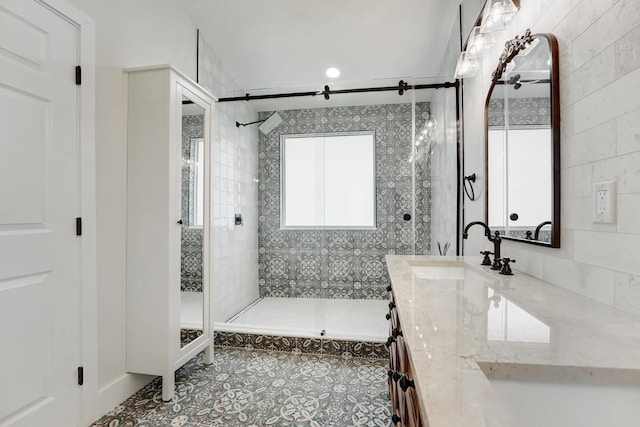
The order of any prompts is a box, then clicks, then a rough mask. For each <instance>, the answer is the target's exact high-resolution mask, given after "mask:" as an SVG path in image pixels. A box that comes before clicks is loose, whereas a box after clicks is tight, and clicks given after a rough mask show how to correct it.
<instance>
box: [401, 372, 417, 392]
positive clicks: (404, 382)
mask: <svg viewBox="0 0 640 427" xmlns="http://www.w3.org/2000/svg"><path fill="white" fill-rule="evenodd" d="M398 384H400V388H401V389H402V391H404V392H406V391H407V390H408V389H410V388H416V383H415V382H414V381H413V380H410V379H409V378H407V376H406V375H403V376H402V378H400V381H399V382H398Z"/></svg>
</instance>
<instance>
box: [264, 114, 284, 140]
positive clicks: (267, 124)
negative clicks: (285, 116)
mask: <svg viewBox="0 0 640 427" xmlns="http://www.w3.org/2000/svg"><path fill="white" fill-rule="evenodd" d="M280 123H282V117H280V115H279V114H278V113H277V112H276V113H273V114H272V115H270V116H269V118H268V119H267V120H265V121H264V122H263V123H262V124H261V125H260V126H258V129H259V130H260V132H262V133H263V134H265V135H269V133H270V132H271V131H272V130H274V129H275V128H277V127H278V125H279V124H280Z"/></svg>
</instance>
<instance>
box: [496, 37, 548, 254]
mask: <svg viewBox="0 0 640 427" xmlns="http://www.w3.org/2000/svg"><path fill="white" fill-rule="evenodd" d="M535 38H542V39H545V40H546V41H547V42H548V43H549V49H550V51H551V70H550V71H551V72H550V79H551V83H550V85H551V139H552V140H551V143H552V156H553V168H552V173H553V176H552V192H553V193H552V195H551V197H552V221H553V224H552V228H551V243H547V242H541V241H538V240H529V239H525V238H519V237H513V236H507V235H501V236H500V237H501V238H503V239H506V240H512V241H516V242H522V243H528V244H532V245H538V246H545V247H551V248H559V247H560V74H559V71H558V41H557V39H556V38H555V36H553V35H552V34H548V33H539V34H533V35H532V34H531V30H530V29H527V31H526V32H525V33H524V34H523V35H521V36H516V37H514V38H513V39H511V40H509V41H507V42H506V43H505V48H504V51H503V52H502V55H500V58H499V59H498V65H497V67H496V69H495V70H494V71H493V73H492V74H491V86H490V87H489V91H488V93H487V99H486V102H485V107H484V137H485V139H484V140H485V164H484V168H485V170H484V176H485V222H486V223H487V224H489V160H488V159H489V102H490V100H491V94H492V93H493V89H494V88H495V86H496V82H497V81H498V80H499V79H500V77H502V74H503V73H504V71H505V70H506V68H507V65H508V64H509V63H510V62H511V61H512V60H513V59H514V58H515V57H516V56H517V55H518V53H519V52H520V51H522V50H524V49H525V48H526V47H527V46H528V45H529V44H530V43H532V42H533V40H534V39H535Z"/></svg>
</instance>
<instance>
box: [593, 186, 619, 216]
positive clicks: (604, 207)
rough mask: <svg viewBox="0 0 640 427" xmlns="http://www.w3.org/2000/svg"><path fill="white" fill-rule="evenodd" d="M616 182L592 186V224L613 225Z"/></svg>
mask: <svg viewBox="0 0 640 427" xmlns="http://www.w3.org/2000/svg"><path fill="white" fill-rule="evenodd" d="M616 199H617V197H616V182H615V181H607V182H598V183H596V184H593V222H594V223H598V224H615V222H616V204H617V200H616Z"/></svg>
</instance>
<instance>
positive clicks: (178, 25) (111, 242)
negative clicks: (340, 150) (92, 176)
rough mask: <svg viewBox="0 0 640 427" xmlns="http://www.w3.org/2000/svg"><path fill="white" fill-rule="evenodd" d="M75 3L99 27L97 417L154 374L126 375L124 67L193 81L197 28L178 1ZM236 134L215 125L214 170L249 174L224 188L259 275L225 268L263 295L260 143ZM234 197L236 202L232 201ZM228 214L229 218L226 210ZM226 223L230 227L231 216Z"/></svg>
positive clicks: (220, 250)
mask: <svg viewBox="0 0 640 427" xmlns="http://www.w3.org/2000/svg"><path fill="white" fill-rule="evenodd" d="M69 1H70V3H72V4H74V5H75V6H76V7H77V8H78V9H79V10H81V11H82V12H84V13H86V14H87V15H88V16H89V17H91V18H92V19H93V20H94V21H95V24H96V87H97V89H96V104H97V105H96V171H97V177H96V187H97V188H96V199H97V245H98V248H97V256H98V260H97V269H98V355H99V356H98V370H99V372H98V388H99V390H98V408H97V411H98V414H95V416H96V417H97V416H98V415H100V414H103V413H105V412H106V411H108V410H110V409H112V408H113V407H114V406H115V405H116V404H118V403H120V402H121V401H123V400H124V399H126V398H127V397H128V396H130V395H131V394H132V393H133V392H135V391H136V390H137V389H139V388H140V387H141V386H143V385H144V384H145V383H146V382H148V381H149V380H150V377H146V376H140V375H131V374H127V373H126V363H125V360H126V358H125V351H126V346H125V343H126V339H125V338H126V329H125V322H126V317H125V310H126V299H125V297H126V250H125V249H126V236H125V232H126V182H127V181H126V179H127V176H126V166H127V158H126V144H127V138H126V131H127V129H126V115H127V110H126V107H127V97H126V96H127V88H126V77H125V75H124V74H123V68H127V67H134V66H141V65H154V64H167V63H169V64H172V65H173V66H175V67H176V68H177V69H179V70H181V71H182V72H184V73H186V74H187V75H188V76H189V77H191V78H193V79H195V78H196V27H195V25H194V24H193V23H192V22H191V20H190V19H189V18H188V17H187V16H186V15H185V13H184V12H183V11H182V8H181V6H180V5H179V3H178V2H175V1H174V0H136V1H130V0H110V1H100V0H69ZM218 62H219V61H218ZM210 72H211V74H212V76H213V77H212V78H213V79H217V80H216V81H219V82H220V83H221V85H220V86H217V87H215V88H216V89H217V88H219V89H220V90H223V89H225V90H226V89H227V88H228V87H230V85H231V83H230V82H231V79H230V77H229V76H228V74H226V73H224V72H223V71H222V68H221V65H220V64H219V63H218V64H216V68H215V70H214V69H212V70H210ZM223 75H224V78H222V76H223ZM223 80H224V81H223ZM225 112H226V113H225ZM220 113H222V114H223V115H225V114H226V115H228V116H229V117H227V119H230V118H233V120H234V122H232V123H235V120H241V121H242V120H243V119H246V118H247V117H248V116H247V115H245V116H243V115H242V114H235V113H236V110H235V109H234V108H233V107H223V108H217V112H216V114H220ZM252 117H253V116H252ZM222 120H223V119H222V118H220V117H217V118H216V124H219V123H222ZM227 121H228V120H227ZM231 128H233V129H231ZM233 131H235V126H233V125H231V126H223V127H220V126H219V125H216V126H215V128H214V138H215V141H216V142H215V146H214V155H215V156H216V159H219V162H218V161H216V164H215V165H214V168H215V170H216V171H218V172H214V174H216V176H218V174H222V172H221V170H222V168H221V164H223V163H226V166H229V162H231V163H233V164H235V165H238V164H241V165H242V167H240V169H242V168H243V167H244V168H245V169H247V171H249V172H247V171H245V170H244V169H242V170H243V172H241V173H238V174H236V175H235V176H236V179H235V180H231V181H229V185H228V186H226V187H225V188H226V189H227V190H226V191H227V193H233V194H234V197H235V199H234V202H233V203H231V202H228V203H227V205H229V206H234V208H233V209H229V212H231V211H234V210H237V209H238V208H239V209H240V212H243V211H244V212H243V213H245V212H247V214H246V215H245V221H246V222H247V223H248V224H250V225H248V226H245V227H244V229H243V230H242V231H241V233H244V234H245V235H250V234H251V233H253V235H254V236H255V237H254V238H253V240H254V241H255V242H254V243H252V246H253V248H254V252H256V254H255V256H254V258H255V260H254V261H253V264H254V265H255V266H256V267H255V269H254V272H253V273H252V272H251V271H250V269H247V268H244V269H243V270H241V271H240V272H238V273H236V272H234V270H233V269H234V268H236V267H237V266H238V262H236V263H235V264H233V265H228V263H227V266H226V267H225V268H226V269H228V271H227V270H225V271H227V275H233V274H238V275H245V276H248V277H249V278H250V280H251V281H252V283H253V286H254V289H255V294H256V295H257V289H258V288H257V189H255V188H254V187H256V185H255V183H253V186H251V184H250V183H251V182H252V181H251V179H252V178H253V175H250V174H251V172H250V171H253V172H254V173H255V171H256V170H257V142H256V143H254V144H253V147H254V148H249V146H250V144H249V143H248V142H247V143H243V144H240V146H239V147H238V146H234V145H233V144H232V143H231V141H232V140H233V137H234V135H233V134H232V132H233ZM255 140H256V141H257V137H255ZM243 141H244V140H243ZM230 153H233V155H231V154H230ZM224 154H227V156H224ZM222 159H224V161H223V160H222ZM225 173H226V170H225ZM234 173H235V172H234ZM218 188H220V187H218ZM243 191H244V192H243ZM216 194H217V195H214V203H216V200H217V201H218V203H220V201H221V196H220V195H221V194H222V193H220V192H218V193H216ZM247 194H248V195H247ZM226 200H227V199H225V201H226ZM236 202H237V205H238V207H236V206H235V205H234V203H236ZM254 205H255V209H253V211H251V213H249V211H250V209H248V208H247V210H246V211H245V210H244V206H254ZM231 215H232V213H231ZM224 218H226V219H228V215H227V216H226V217H224ZM219 219H220V218H216V224H217V225H216V230H218V229H220V227H218V225H219V223H218V222H219ZM224 227H226V228H230V227H229V224H228V221H227V222H226V223H225V225H224ZM224 227H223V228H224ZM214 232H215V230H214ZM237 235H238V233H235V234H234V236H233V238H232V236H231V235H229V236H227V237H228V238H227V239H226V240H224V241H221V240H220V241H217V242H214V246H213V248H214V251H215V253H216V256H218V257H220V256H221V255H223V254H225V253H228V252H231V253H233V254H235V255H238V252H242V250H243V249H244V247H237V246H236V245H235V244H234V243H233V240H234V238H236V237H237ZM251 239H252V237H249V238H248V240H251ZM241 240H242V239H241ZM245 240H247V239H245ZM240 255H242V254H240ZM236 258H238V257H236ZM216 259H218V258H216ZM220 259H222V258H220ZM222 260H223V259H222ZM223 261H224V260H223ZM214 274H215V271H214ZM214 280H215V278H214ZM245 283H249V279H247V280H245ZM245 299H247V298H245Z"/></svg>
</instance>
